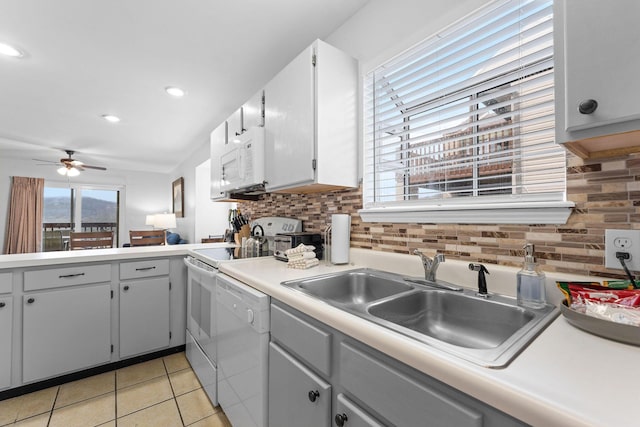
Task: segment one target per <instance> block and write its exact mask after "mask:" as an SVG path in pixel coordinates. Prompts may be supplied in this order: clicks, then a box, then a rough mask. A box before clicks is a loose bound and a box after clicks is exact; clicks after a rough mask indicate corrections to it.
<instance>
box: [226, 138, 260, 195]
mask: <svg viewBox="0 0 640 427" xmlns="http://www.w3.org/2000/svg"><path fill="white" fill-rule="evenodd" d="M220 170H221V178H222V179H221V185H220V190H221V191H237V190H242V189H247V188H250V187H254V186H256V185H263V184H264V127H259V126H255V127H251V128H249V129H248V130H246V131H245V132H243V133H242V134H241V135H237V136H235V137H234V139H233V140H232V141H229V143H228V144H227V146H226V148H225V151H224V153H223V154H222V156H221V157H220Z"/></svg>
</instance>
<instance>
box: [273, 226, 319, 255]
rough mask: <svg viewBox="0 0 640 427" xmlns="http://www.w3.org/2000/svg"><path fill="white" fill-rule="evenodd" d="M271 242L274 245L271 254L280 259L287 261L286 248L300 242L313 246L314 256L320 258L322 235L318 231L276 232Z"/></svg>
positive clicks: (293, 246)
mask: <svg viewBox="0 0 640 427" xmlns="http://www.w3.org/2000/svg"><path fill="white" fill-rule="evenodd" d="M273 243H274V245H275V249H274V251H273V256H275V257H276V259H279V260H280V261H288V258H287V255H286V254H285V251H286V250H287V249H291V248H295V247H296V246H298V245H299V244H300V243H304V244H305V245H311V246H314V247H315V250H314V252H315V253H316V258H318V259H319V260H321V259H322V254H323V246H322V236H321V235H320V233H311V232H307V231H300V232H296V233H278V234H276V235H275V237H274V238H273Z"/></svg>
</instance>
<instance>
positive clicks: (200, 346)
mask: <svg viewBox="0 0 640 427" xmlns="http://www.w3.org/2000/svg"><path fill="white" fill-rule="evenodd" d="M251 225H252V227H253V226H255V225H260V226H261V227H262V228H263V231H264V235H265V237H267V239H268V240H269V242H270V252H271V254H272V253H273V252H272V251H273V247H274V246H273V239H274V237H275V235H276V234H277V233H281V232H286V231H301V230H302V221H300V220H297V219H294V218H285V217H266V218H259V219H256V220H255V221H253V222H252V224H251ZM240 255H241V250H240V248H239V247H237V246H236V245H232V244H225V243H220V244H213V245H207V247H205V248H201V249H192V250H189V251H188V255H187V257H186V258H184V263H185V265H186V266H187V276H188V277H187V331H186V351H185V353H186V356H187V359H188V360H189V363H191V366H192V367H193V370H194V372H195V374H196V376H197V377H198V379H199V380H200V383H201V384H202V386H203V388H204V390H205V392H206V393H207V395H208V396H209V399H210V400H211V403H213V404H214V405H216V406H217V405H218V404H219V400H218V385H217V382H218V380H219V379H218V353H219V349H218V347H217V346H218V341H219V340H218V336H217V330H218V326H217V324H216V321H217V319H216V305H217V301H216V291H217V288H216V286H217V285H216V277H217V276H218V274H219V270H218V268H219V266H220V264H221V263H224V262H233V260H234V259H237V258H238V257H239V256H240ZM267 255H268V254H266V253H265V254H264V256H267Z"/></svg>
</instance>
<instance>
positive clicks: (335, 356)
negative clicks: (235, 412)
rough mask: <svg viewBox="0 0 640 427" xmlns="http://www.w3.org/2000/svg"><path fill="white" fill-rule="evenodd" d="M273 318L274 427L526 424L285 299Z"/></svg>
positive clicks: (274, 306) (271, 385)
mask: <svg viewBox="0 0 640 427" xmlns="http://www.w3.org/2000/svg"><path fill="white" fill-rule="evenodd" d="M271 320H272V323H271V340H272V342H271V344H270V352H269V358H270V359H269V421H270V425H271V426H306V425H309V426H330V425H335V426H337V427H343V426H346V427H361V426H367V427H372V426H398V427H405V426H406V427H414V426H436V427H440V426H442V427H449V426H456V427H458V426H459V427H505V426H522V425H525V424H523V423H521V422H520V421H518V420H516V419H514V418H512V417H510V416H509V415H507V414H505V413H503V412H501V411H498V410H497V409H495V408H493V407H491V406H488V405H486V404H484V403H483V402H481V401H479V400H477V399H474V398H472V397H470V396H468V395H466V394H464V393H462V392H460V391H458V390H456V389H454V388H452V387H450V386H448V385H447V384H444V383H442V382H440V381H437V380H435V379H434V378H432V377H430V376H428V375H426V374H424V373H422V372H419V371H417V370H415V369H413V368H411V367H410V366H407V365H405V364H403V363H401V362H399V361H397V360H395V359H393V358H391V357H389V356H387V355H385V354H383V353H381V352H379V351H377V350H374V349H372V348H371V347H368V346H366V345H365V344H363V343H361V342H359V341H356V340H354V339H352V338H350V337H349V336H347V335H345V334H343V333H342V332H340V331H337V330H335V329H333V328H331V327H329V326H327V325H325V324H323V323H321V322H319V321H317V320H316V319H313V318H311V317H310V316H307V315H306V314H304V313H301V312H299V311H298V310H295V309H293V308H291V307H289V306H287V305H285V304H283V303H281V302H279V301H273V302H272V304H271ZM314 387H315V388H314ZM315 391H317V392H318V394H317V395H316V394H315ZM327 394H331V397H327ZM314 397H315V401H314V402H311V400H313V398H314ZM325 405H326V406H325Z"/></svg>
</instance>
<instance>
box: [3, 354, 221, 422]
mask: <svg viewBox="0 0 640 427" xmlns="http://www.w3.org/2000/svg"><path fill="white" fill-rule="evenodd" d="M0 426H20V427H74V426H77V427H94V426H101V427H116V426H118V427H130V426H131V427H133V426H138V427H144V426H150V427H151V426H153V427H183V426H193V427H231V424H230V423H229V421H228V420H227V417H226V416H225V415H224V412H222V409H221V408H220V407H219V406H216V407H214V406H213V405H212V404H211V402H210V401H209V399H208V397H207V395H206V394H205V392H204V390H203V389H202V386H201V385H200V383H199V382H198V379H197V378H196V376H195V374H194V373H193V371H192V370H191V366H190V365H189V362H188V361H187V358H186V357H185V355H184V353H176V354H172V355H170V356H166V357H162V358H159V359H154V360H150V361H148V362H143V363H138V364H136V365H131V366H128V367H126V368H122V369H118V370H115V371H111V372H106V373H104V374H100V375H95V376H93V377H89V378H84V379H82V380H78V381H74V382H70V383H66V384H62V385H60V386H56V387H51V388H48V389H45V390H40V391H36V392H33V393H29V394H25V395H22V396H18V397H15V398H13V399H7V400H3V401H0Z"/></svg>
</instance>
